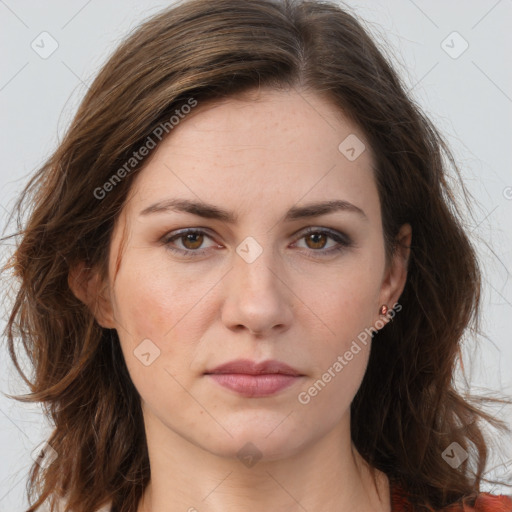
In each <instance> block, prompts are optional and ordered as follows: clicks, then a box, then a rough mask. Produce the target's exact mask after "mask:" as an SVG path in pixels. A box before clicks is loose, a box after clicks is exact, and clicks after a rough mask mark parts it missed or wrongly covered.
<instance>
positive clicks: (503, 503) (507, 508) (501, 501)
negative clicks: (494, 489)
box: [447, 492, 512, 512]
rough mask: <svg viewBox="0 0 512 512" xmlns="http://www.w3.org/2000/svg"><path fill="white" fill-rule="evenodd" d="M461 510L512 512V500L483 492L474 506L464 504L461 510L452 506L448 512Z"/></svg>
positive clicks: (469, 511)
mask: <svg viewBox="0 0 512 512" xmlns="http://www.w3.org/2000/svg"><path fill="white" fill-rule="evenodd" d="M459 510H460V512H512V498H510V497H509V496H505V495H495V494H489V493H487V492H482V493H480V494H479V495H478V496H477V497H476V500H475V503H474V504H473V505H468V504H465V503H462V504H461V505H459V508H457V507H456V506H455V505H452V506H450V507H449V508H448V509H447V512H452V511H453V512H456V511H459Z"/></svg>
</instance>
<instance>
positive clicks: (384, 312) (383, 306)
mask: <svg viewBox="0 0 512 512" xmlns="http://www.w3.org/2000/svg"><path fill="white" fill-rule="evenodd" d="M387 312H388V307H387V306H386V304H382V306H381V307H380V310H379V313H380V314H381V315H385V314H386V313H387Z"/></svg>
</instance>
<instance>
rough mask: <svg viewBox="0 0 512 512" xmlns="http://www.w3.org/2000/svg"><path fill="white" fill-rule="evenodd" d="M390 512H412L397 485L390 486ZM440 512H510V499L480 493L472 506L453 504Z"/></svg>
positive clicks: (410, 506)
mask: <svg viewBox="0 0 512 512" xmlns="http://www.w3.org/2000/svg"><path fill="white" fill-rule="evenodd" d="M390 489H391V507H392V508H391V510H392V512H414V508H413V506H412V505H411V503H410V502H409V501H408V499H407V494H406V493H405V492H404V491H403V489H402V488H401V487H400V486H398V485H397V484H391V487H390ZM441 510H442V512H512V499H510V498H509V497H508V496H504V495H499V496H498V495H494V494H489V493H486V492H482V493H480V494H479V495H478V496H477V498H476V500H475V503H474V505H473V506H471V505H463V504H462V503H454V504H452V505H449V506H447V507H444V508H443V509H441ZM439 512H441V511H439Z"/></svg>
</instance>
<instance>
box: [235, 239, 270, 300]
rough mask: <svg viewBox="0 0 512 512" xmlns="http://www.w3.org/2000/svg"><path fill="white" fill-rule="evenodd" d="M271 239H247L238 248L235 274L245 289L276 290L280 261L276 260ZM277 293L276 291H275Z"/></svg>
mask: <svg viewBox="0 0 512 512" xmlns="http://www.w3.org/2000/svg"><path fill="white" fill-rule="evenodd" d="M274 252H275V251H274V249H273V247H272V246H271V240H270V237H266V238H265V239H263V237H259V241H258V240H256V238H255V237H252V236H248V237H246V238H245V239H244V240H243V241H242V242H241V243H240V244H239V245H238V246H237V248H236V255H237V257H236V258H235V263H234V265H235V273H236V274H237V279H238V280H239V282H240V283H241V284H242V285H243V287H244V288H245V289H250V290H251V291H255V290H258V291H264V292H266V290H267V288H272V289H275V285H276V283H274V281H275V279H276V270H275V269H276V268H277V267H279V266H280V265H279V261H278V259H277V258H275V254H274ZM274 291H275V290H274Z"/></svg>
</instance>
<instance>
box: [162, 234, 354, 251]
mask: <svg viewBox="0 0 512 512" xmlns="http://www.w3.org/2000/svg"><path fill="white" fill-rule="evenodd" d="M206 239H210V240H212V241H213V239H212V237H211V236H210V235H208V233H207V232H206V231H204V230H202V229H197V228H196V229H192V228H188V229H183V230H180V231H178V232H176V231H173V232H171V233H169V234H167V235H165V236H164V237H163V238H162V240H161V242H162V244H163V245H165V246H166V247H167V249H168V250H169V251H171V252H173V253H175V254H179V255H180V256H183V257H185V258H194V257H197V256H202V255H203V254H205V253H207V252H208V251H209V249H211V248H212V247H217V248H220V247H221V246H219V245H218V244H212V245H210V246H209V247H206V248H204V247H202V245H203V243H204V241H205V240H206ZM329 239H331V240H333V241H334V242H335V243H334V245H333V246H331V247H330V248H328V249H327V250H324V249H325V247H326V245H327V241H328V240H329ZM298 240H299V241H302V240H304V241H305V243H306V249H308V250H309V252H311V253H313V254H314V257H317V256H318V257H322V256H329V255H332V254H334V253H337V252H340V251H342V250H344V249H346V248H348V247H352V246H353V245H354V244H353V242H352V240H351V239H350V237H348V236H347V235H345V234H343V233H341V232H339V231H334V230H332V229H328V228H308V230H307V231H306V232H302V236H300V237H299V239H298ZM176 241H178V245H181V247H176V246H175V243H176Z"/></svg>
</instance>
